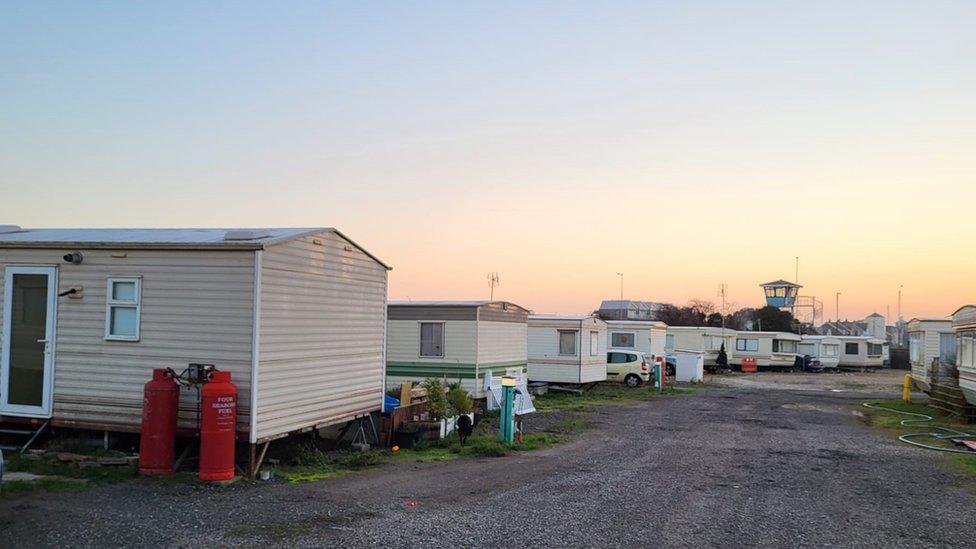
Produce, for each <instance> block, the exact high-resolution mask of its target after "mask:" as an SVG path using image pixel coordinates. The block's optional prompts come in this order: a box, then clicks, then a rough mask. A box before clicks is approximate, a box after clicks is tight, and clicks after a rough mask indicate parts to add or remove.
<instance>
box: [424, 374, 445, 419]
mask: <svg viewBox="0 0 976 549" xmlns="http://www.w3.org/2000/svg"><path fill="white" fill-rule="evenodd" d="M423 388H424V389H426V390H427V411H429V412H430V418H431V419H434V420H437V419H441V418H443V417H444V415H445V414H446V413H447V395H446V394H445V393H444V384H443V383H441V380H439V379H434V378H427V379H425V380H424V382H423Z"/></svg>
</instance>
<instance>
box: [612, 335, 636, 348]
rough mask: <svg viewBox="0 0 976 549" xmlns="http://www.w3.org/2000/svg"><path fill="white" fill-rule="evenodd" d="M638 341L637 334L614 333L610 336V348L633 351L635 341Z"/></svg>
mask: <svg viewBox="0 0 976 549" xmlns="http://www.w3.org/2000/svg"><path fill="white" fill-rule="evenodd" d="M636 339H637V336H636V334H633V333H629V332H613V333H612V334H610V346H611V347H626V348H630V349H633V348H634V340H636Z"/></svg>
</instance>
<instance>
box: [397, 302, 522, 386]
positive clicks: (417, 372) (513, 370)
mask: <svg viewBox="0 0 976 549" xmlns="http://www.w3.org/2000/svg"><path fill="white" fill-rule="evenodd" d="M387 313H388V316H387V319H388V320H387V327H386V330H387V331H386V386H387V388H388V389H389V388H393V387H396V386H398V385H400V384H401V383H403V382H404V381H412V382H414V383H420V382H422V381H423V380H425V379H427V378H438V379H443V380H444V381H446V382H448V383H454V382H460V383H461V387H463V388H464V390H466V391H468V392H469V393H471V395H472V396H474V397H475V398H483V397H484V396H485V390H484V378H485V373H486V372H491V374H492V376H493V377H494V376H502V375H512V376H518V375H519V374H524V373H525V368H526V350H525V349H526V337H527V333H526V329H527V328H526V321H527V318H528V316H529V311H528V310H526V309H524V308H522V307H519V306H518V305H515V304H514V303H508V302H505V301H391V302H390V303H389V305H388V306H387Z"/></svg>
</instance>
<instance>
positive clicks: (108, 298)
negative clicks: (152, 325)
mask: <svg viewBox="0 0 976 549" xmlns="http://www.w3.org/2000/svg"><path fill="white" fill-rule="evenodd" d="M141 311H142V279H140V278H110V279H108V285H107V286H106V289H105V339H110V340H115V341H139V317H140V315H141Z"/></svg>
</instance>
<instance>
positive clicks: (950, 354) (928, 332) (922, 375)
mask: <svg viewBox="0 0 976 549" xmlns="http://www.w3.org/2000/svg"><path fill="white" fill-rule="evenodd" d="M906 332H907V334H908V362H909V364H911V367H912V380H913V381H914V382H915V384H916V385H918V386H919V388H921V389H922V390H923V391H929V390H931V386H932V383H933V382H935V383H938V382H939V380H940V379H943V378H945V377H947V375H948V371H947V370H945V369H943V368H941V367H940V366H941V365H942V364H946V365H948V364H955V362H956V334H955V333H954V332H953V331H952V319H951V318H913V319H911V320H909V321H908V324H907V325H906Z"/></svg>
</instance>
